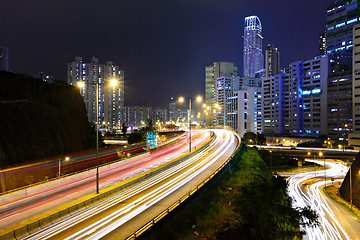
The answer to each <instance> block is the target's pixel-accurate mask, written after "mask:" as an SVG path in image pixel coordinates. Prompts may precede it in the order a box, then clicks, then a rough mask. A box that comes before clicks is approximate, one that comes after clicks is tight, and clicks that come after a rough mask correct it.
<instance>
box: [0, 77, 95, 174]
mask: <svg viewBox="0 0 360 240" xmlns="http://www.w3.org/2000/svg"><path fill="white" fill-rule="evenodd" d="M0 86H1V87H0V112H1V118H0V119H1V120H0V169H1V168H4V167H5V166H9V165H16V164H19V163H23V162H29V161H30V160H33V159H39V158H44V157H48V156H53V155H59V154H67V153H70V152H75V151H81V150H84V149H87V148H89V147H90V145H91V143H92V137H91V136H92V135H91V131H90V127H89V123H88V121H87V116H86V109H85V105H84V102H83V100H82V98H81V96H80V94H79V91H78V89H76V88H75V87H72V86H68V85H66V84H64V83H61V82H60V81H59V82H57V83H55V84H49V83H46V82H44V81H42V80H40V79H36V78H33V77H30V76H26V75H22V74H15V73H10V72H1V71H0Z"/></svg>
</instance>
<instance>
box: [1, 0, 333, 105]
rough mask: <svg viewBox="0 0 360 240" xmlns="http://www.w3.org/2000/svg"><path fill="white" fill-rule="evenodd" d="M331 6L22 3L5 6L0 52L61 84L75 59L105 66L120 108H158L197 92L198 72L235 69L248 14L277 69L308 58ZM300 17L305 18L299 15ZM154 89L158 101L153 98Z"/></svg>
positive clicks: (200, 89) (18, 68)
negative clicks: (118, 72) (119, 78)
mask: <svg viewBox="0 0 360 240" xmlns="http://www.w3.org/2000/svg"><path fill="white" fill-rule="evenodd" d="M331 3H334V1H333V0H331V1H329V0H327V1H321V2H316V3H314V2H311V1H302V2H301V3H283V4H281V7H278V4H276V3H274V2H271V3H270V2H267V1H257V2H255V3H251V4H250V3H247V2H242V3H240V2H234V1H221V2H219V1H211V2H206V3H205V2H204V3H203V2H200V1H198V2H191V3H190V2H189V4H186V3H180V2H175V3H172V4H169V3H165V2H163V1H159V2H157V3H151V5H149V4H150V3H147V2H146V1H143V2H137V3H131V2H124V3H112V7H111V9H109V8H108V7H107V6H108V5H107V4H106V3H102V4H101V3H97V2H94V1H90V2H89V4H87V5H86V6H85V5H82V4H81V3H76V4H70V2H69V1H63V2H61V3H51V4H40V3H38V4H33V3H32V4H29V3H27V2H23V4H22V6H23V7H22V8H18V7H17V6H18V5H17V4H14V3H11V2H9V3H7V4H5V7H4V9H3V10H4V14H2V16H1V17H0V18H1V20H2V21H3V22H6V19H12V22H11V24H9V25H6V26H4V28H3V34H2V36H1V37H0V45H2V46H6V47H8V48H9V52H10V57H9V58H10V71H15V72H24V73H28V74H32V75H35V74H36V73H38V72H46V73H47V74H50V75H54V76H55V77H56V78H60V79H63V80H65V79H66V63H67V62H69V61H71V60H72V59H73V58H74V57H75V56H78V55H79V56H83V57H84V58H86V59H90V58H91V57H96V58H98V59H99V61H101V62H105V61H112V62H113V63H114V64H116V65H118V66H119V67H120V68H121V69H124V71H125V82H126V84H125V85H126V86H127V87H128V88H127V89H126V90H127V91H126V96H125V104H126V105H146V104H149V105H152V106H165V105H164V104H162V103H163V102H164V101H165V100H168V99H170V97H171V96H173V97H177V96H179V95H185V94H186V95H191V96H192V95H196V94H197V93H201V94H203V93H204V86H203V84H202V83H203V80H204V78H205V76H204V72H203V67H204V66H205V65H207V64H211V63H212V62H215V61H231V62H235V63H236V64H237V65H238V66H242V61H243V60H242V58H243V56H242V54H241V53H242V48H243V43H242V42H243V39H242V35H243V28H244V22H243V20H244V18H245V17H246V16H249V15H257V16H258V17H259V18H260V19H261V21H262V24H263V26H264V30H263V36H264V42H263V46H262V47H263V49H265V47H266V46H267V44H268V43H274V44H275V45H276V46H277V47H278V49H279V51H280V52H282V53H283V54H282V58H281V67H285V66H287V65H288V64H289V63H290V62H293V61H296V60H301V59H308V58H311V57H314V56H315V55H316V54H317V52H318V40H317V39H318V35H319V34H320V33H321V32H322V31H323V30H325V29H324V26H325V23H326V11H325V9H326V7H327V6H328V5H329V4H331ZM141 6H142V7H141ZM310 6H311V7H310ZM80 9H82V11H81V12H80ZM116 9H118V10H119V11H116ZM120 9H121V10H120ZM147 9H150V10H151V11H147ZM305 10H306V12H307V14H306V17H304V16H303V14H302V13H301V12H303V11H305ZM15 13H17V14H16V16H17V17H16V18H13V17H12V16H13V15H15ZM280 13H281V14H280ZM45 19H46V20H45ZM94 32H97V33H98V34H96V36H95V35H94ZM304 32H307V33H308V34H307V35H305V34H303V33H304ZM219 33H220V34H219ZM97 35H99V36H97ZM23 36H26V38H24V37H23ZM24 39H26V40H24ZM305 46H306V47H305ZM299 49H301V50H302V51H300V50H299ZM49 59H50V61H49ZM174 72H176V73H177V74H174ZM239 75H242V68H240V72H239ZM179 82H182V83H184V84H182V86H178V84H177V83H179ZM159 89H161V92H160V94H154V93H156V92H157V91H159Z"/></svg>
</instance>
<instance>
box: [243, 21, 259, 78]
mask: <svg viewBox="0 0 360 240" xmlns="http://www.w3.org/2000/svg"><path fill="white" fill-rule="evenodd" d="M262 39H263V37H262V27H261V22H260V19H259V18H258V17H257V16H250V17H246V18H245V27H244V76H249V77H255V73H256V72H257V71H259V70H261V69H263V68H264V56H263V50H262Z"/></svg>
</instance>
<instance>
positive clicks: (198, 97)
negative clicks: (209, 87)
mask: <svg viewBox="0 0 360 240" xmlns="http://www.w3.org/2000/svg"><path fill="white" fill-rule="evenodd" d="M184 101H185V99H184V98H183V97H180V98H179V102H180V103H183V102H184ZM201 101H202V97H201V96H197V97H196V102H201ZM188 124H189V136H190V141H189V152H191V98H189V116H188Z"/></svg>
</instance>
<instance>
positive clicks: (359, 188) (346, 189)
mask: <svg viewBox="0 0 360 240" xmlns="http://www.w3.org/2000/svg"><path fill="white" fill-rule="evenodd" d="M351 175H352V178H351V181H352V187H353V204H354V205H356V206H357V207H359V208H360V154H359V155H358V156H357V157H356V159H355V161H354V162H353V164H352V165H351ZM340 195H341V197H343V198H344V199H345V200H347V201H350V171H348V172H347V174H346V177H345V179H344V182H343V183H342V185H341V187H340Z"/></svg>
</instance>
